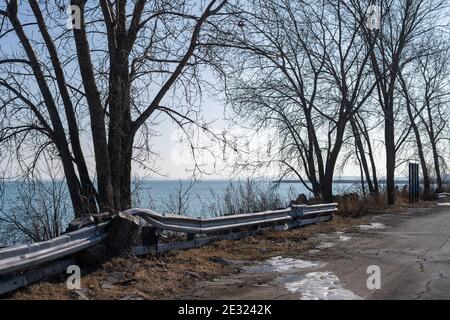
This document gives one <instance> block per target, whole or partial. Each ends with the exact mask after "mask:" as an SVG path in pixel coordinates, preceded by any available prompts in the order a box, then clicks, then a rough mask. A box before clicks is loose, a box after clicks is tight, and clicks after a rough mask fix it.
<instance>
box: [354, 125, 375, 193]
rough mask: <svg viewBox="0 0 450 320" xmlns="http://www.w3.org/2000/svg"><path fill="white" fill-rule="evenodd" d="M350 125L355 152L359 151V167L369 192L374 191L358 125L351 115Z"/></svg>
mask: <svg viewBox="0 0 450 320" xmlns="http://www.w3.org/2000/svg"><path fill="white" fill-rule="evenodd" d="M350 125H351V127H352V131H353V136H354V138H355V144H356V149H357V152H358V153H359V160H360V163H361V168H362V171H363V172H364V175H365V176H366V181H367V187H368V188H369V192H370V193H375V188H374V186H373V184H372V179H371V178H370V173H369V166H368V164H367V158H366V154H365V151H364V146H363V143H362V141H361V136H360V133H359V130H358V126H357V124H356V121H355V119H354V118H353V117H351V118H350ZM362 178H363V177H362V175H361V179H362Z"/></svg>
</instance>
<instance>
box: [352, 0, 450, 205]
mask: <svg viewBox="0 0 450 320" xmlns="http://www.w3.org/2000/svg"><path fill="white" fill-rule="evenodd" d="M352 3H353V5H354V7H355V8H359V9H358V10H357V11H358V12H359V14H360V17H363V16H365V13H366V10H367V7H368V5H369V2H363V3H361V2H360V1H352ZM370 3H371V2H370ZM375 3H376V4H377V5H379V8H380V10H381V28H380V30H367V29H365V31H366V32H365V38H366V41H367V42H368V45H369V46H370V45H372V43H373V41H375V42H376V45H375V49H374V50H372V53H371V65H372V70H373V73H374V75H375V77H376V79H377V93H378V97H379V103H380V106H381V109H382V111H383V115H384V120H385V121H384V137H385V152H386V191H387V201H388V203H389V204H394V201H395V180H394V179H395V168H396V165H397V164H396V153H397V150H399V148H400V147H401V144H402V143H403V142H404V141H405V139H406V136H407V134H403V133H404V132H402V133H401V134H400V135H398V134H397V135H396V130H395V118H396V114H397V111H396V109H397V107H396V106H397V103H396V99H397V98H398V96H397V94H396V84H397V80H398V75H399V73H400V72H401V70H402V69H403V68H404V67H405V65H407V64H408V63H410V62H411V61H413V60H414V59H417V58H418V57H421V56H423V55H426V48H425V50H423V49H424V48H422V47H421V41H422V40H423V39H424V38H426V37H427V36H429V35H430V32H431V31H432V30H433V29H434V28H436V27H437V25H436V21H439V16H440V15H442V14H443V11H444V9H445V6H446V1H445V0H429V1H424V0H401V1H391V0H381V1H376V2H375ZM405 133H409V132H405ZM396 139H397V141H396Z"/></svg>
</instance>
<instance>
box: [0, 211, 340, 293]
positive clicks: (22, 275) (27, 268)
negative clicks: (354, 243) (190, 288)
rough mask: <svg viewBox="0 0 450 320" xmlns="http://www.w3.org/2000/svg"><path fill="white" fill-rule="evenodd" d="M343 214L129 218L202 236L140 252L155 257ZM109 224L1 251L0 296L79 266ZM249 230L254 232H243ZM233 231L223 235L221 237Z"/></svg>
mask: <svg viewBox="0 0 450 320" xmlns="http://www.w3.org/2000/svg"><path fill="white" fill-rule="evenodd" d="M335 211H337V204H336V203H331V204H319V205H313V206H307V205H293V206H292V207H291V208H287V209H281V210H274V211H265V212H258V213H249V214H240V215H230V216H222V217H215V218H208V219H201V218H194V217H187V216H175V215H165V216H164V215H161V214H159V213H156V212H154V211H151V210H147V209H130V210H127V211H125V213H128V214H132V215H135V216H138V217H140V218H141V219H142V220H144V221H145V222H146V223H147V224H148V225H150V226H152V227H154V228H156V229H159V230H167V231H173V232H181V233H187V234H191V235H198V236H199V237H198V238H197V239H190V240H188V241H178V242H175V241H174V242H169V243H157V244H155V245H153V246H138V247H135V254H136V255H143V254H148V253H151V252H155V251H156V252H164V251H169V250H179V249H187V248H192V247H197V246H201V245H205V244H208V243H211V242H213V241H217V240H222V239H239V238H241V237H245V236H247V235H250V234H253V233H255V232H258V229H264V228H273V227H276V228H278V229H288V228H292V227H297V226H302V225H306V224H311V223H315V222H319V221H325V220H328V219H329V218H330V217H331V214H332V213H333V212H335ZM107 225H108V222H104V223H100V224H98V225H90V226H86V227H84V228H82V229H80V230H77V231H73V232H70V233H66V234H64V235H62V236H60V237H57V238H55V239H51V240H48V241H44V242H38V243H33V244H29V245H19V246H13V247H8V248H3V249H0V294H4V293H6V292H9V291H12V290H15V289H17V288H20V287H23V286H26V285H28V284H30V283H32V282H36V281H39V280H41V279H42V278H44V277H48V276H50V275H52V274H55V273H59V272H61V271H63V270H64V269H63V267H64V266H67V265H68V264H70V263H72V262H73V259H72V258H71V257H72V256H73V254H75V253H77V252H80V251H83V250H85V249H87V248H90V247H92V246H94V245H96V244H98V243H100V242H102V241H103V240H104V239H105V238H106V237H107V228H106V227H107ZM244 228H251V230H247V231H242V229H244ZM223 231H230V233H227V234H223V235H218V234H217V233H220V232H223Z"/></svg>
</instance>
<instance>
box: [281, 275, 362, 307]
mask: <svg viewBox="0 0 450 320" xmlns="http://www.w3.org/2000/svg"><path fill="white" fill-rule="evenodd" d="M284 280H285V284H284V286H285V288H286V289H287V290H288V291H289V292H292V293H300V294H301V299H303V300H361V297H359V296H358V295H356V294H354V293H353V292H352V291H350V290H348V289H346V288H344V287H343V285H342V284H341V282H340V281H339V278H338V277H337V276H336V275H335V274H334V273H332V272H330V271H327V272H311V273H308V274H306V275H304V276H289V277H285V279H284Z"/></svg>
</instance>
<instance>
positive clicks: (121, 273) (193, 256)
mask: <svg viewBox="0 0 450 320" xmlns="http://www.w3.org/2000/svg"><path fill="white" fill-rule="evenodd" d="M364 222H365V219H363V218H358V219H354V218H345V217H336V218H335V219H333V220H332V221H330V222H327V223H319V224H316V225H310V226H306V227H304V228H300V229H292V230H288V231H267V232H265V233H263V234H262V235H259V236H254V237H248V238H245V239H241V240H239V241H232V240H225V241H220V242H216V243H213V244H211V245H208V246H204V247H201V248H196V249H190V250H185V251H177V252H170V253H167V254H163V255H160V256H149V257H145V258H131V259H114V260H111V261H108V262H105V263H103V264H102V265H101V266H100V267H98V268H97V269H96V270H94V271H93V272H92V273H89V274H85V275H83V277H82V281H81V283H82V287H83V289H82V290H81V293H76V292H74V291H71V290H68V289H67V288H66V286H65V283H64V281H65V280H64V279H62V277H61V276H60V278H59V279H55V280H54V281H45V282H41V283H38V284H35V285H32V286H30V287H28V288H25V289H23V290H20V291H17V292H16V293H14V294H13V295H11V297H10V298H12V299H83V298H89V299H171V298H176V297H177V296H178V295H179V294H180V293H181V292H183V291H184V290H186V289H188V288H190V287H191V286H192V285H193V283H194V282H196V281H198V280H204V279H207V280H211V279H214V278H217V277H219V276H222V275H226V274H230V273H233V272H237V271H238V270H236V269H235V268H236V267H235V266H232V265H224V264H223V263H218V262H214V261H216V260H215V259H214V258H215V257H220V258H224V259H230V260H244V261H257V260H263V259H267V258H270V257H273V256H277V255H282V256H290V257H296V256H298V255H300V254H301V253H302V252H305V251H306V250H309V249H310V248H312V247H313V246H314V245H315V243H314V241H312V240H311V237H312V236H314V235H315V234H317V233H328V232H335V231H350V229H352V228H353V227H354V226H355V225H356V224H360V223H364Z"/></svg>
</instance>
